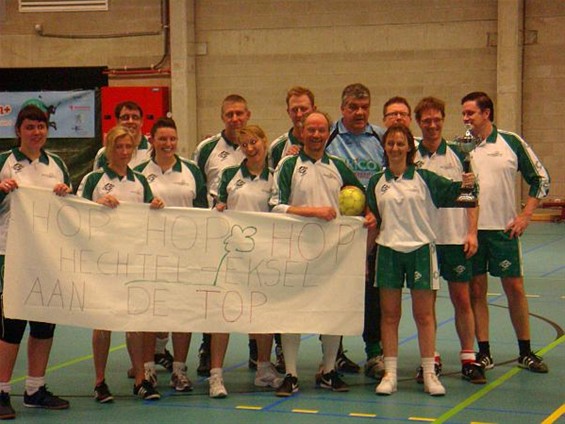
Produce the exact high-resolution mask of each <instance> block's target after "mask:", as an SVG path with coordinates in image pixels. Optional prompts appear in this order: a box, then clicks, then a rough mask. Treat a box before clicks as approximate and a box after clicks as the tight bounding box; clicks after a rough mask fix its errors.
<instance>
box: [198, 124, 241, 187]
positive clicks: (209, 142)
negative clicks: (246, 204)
mask: <svg viewBox="0 0 565 424" xmlns="http://www.w3.org/2000/svg"><path fill="white" fill-rule="evenodd" d="M238 147H239V146H238V145H237V144H233V143H232V142H231V141H229V140H228V139H227V138H226V137H225V133H224V131H222V132H221V133H219V134H216V135H214V136H212V137H210V138H207V139H206V140H204V141H202V142H201V143H200V144H199V145H198V147H197V148H196V152H194V161H195V162H196V163H197V164H198V167H199V168H200V170H201V171H202V173H203V174H204V177H205V178H206V186H207V187H208V194H209V195H210V196H211V197H216V196H217V195H218V185H219V184H220V174H221V173H222V170H223V169H224V168H227V167H228V166H234V165H239V164H240V163H241V161H242V160H243V159H244V158H245V156H244V155H243V153H241V150H239V148H238Z"/></svg>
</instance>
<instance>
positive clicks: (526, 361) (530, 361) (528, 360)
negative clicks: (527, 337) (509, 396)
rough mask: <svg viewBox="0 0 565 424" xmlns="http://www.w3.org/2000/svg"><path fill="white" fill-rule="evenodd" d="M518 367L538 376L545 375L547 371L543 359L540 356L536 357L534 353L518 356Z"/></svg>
mask: <svg viewBox="0 0 565 424" xmlns="http://www.w3.org/2000/svg"><path fill="white" fill-rule="evenodd" d="M518 366H519V367H520V368H525V369H527V370H530V371H531V372H537V373H540V374H545V373H547V372H548V371H549V368H548V367H547V365H546V363H545V362H543V358H542V357H541V356H537V355H536V354H535V353H534V352H530V353H528V354H527V355H523V356H520V357H519V358H518Z"/></svg>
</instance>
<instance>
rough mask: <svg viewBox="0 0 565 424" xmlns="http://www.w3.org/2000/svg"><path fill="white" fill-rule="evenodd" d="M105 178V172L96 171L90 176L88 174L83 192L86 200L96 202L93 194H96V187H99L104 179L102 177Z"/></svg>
mask: <svg viewBox="0 0 565 424" xmlns="http://www.w3.org/2000/svg"><path fill="white" fill-rule="evenodd" d="M103 176H104V172H103V171H101V170H100V171H94V172H92V173H90V174H88V175H87V176H86V177H85V178H86V181H85V183H84V188H83V190H82V197H84V198H85V199H88V200H94V199H93V198H92V196H93V194H94V189H95V188H96V186H97V185H98V183H99V182H100V180H101V179H102V177H103Z"/></svg>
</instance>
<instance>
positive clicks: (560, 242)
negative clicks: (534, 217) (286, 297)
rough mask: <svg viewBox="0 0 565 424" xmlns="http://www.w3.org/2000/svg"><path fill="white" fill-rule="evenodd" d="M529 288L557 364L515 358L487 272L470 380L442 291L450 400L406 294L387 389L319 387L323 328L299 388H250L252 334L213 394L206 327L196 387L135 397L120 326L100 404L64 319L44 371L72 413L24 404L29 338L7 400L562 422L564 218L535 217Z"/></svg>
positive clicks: (127, 417)
mask: <svg viewBox="0 0 565 424" xmlns="http://www.w3.org/2000/svg"><path fill="white" fill-rule="evenodd" d="M522 247H523V254H524V261H525V270H526V286H527V291H528V296H529V302H530V313H531V327H532V344H533V348H534V349H535V350H539V351H541V353H542V354H543V355H544V357H545V359H546V361H547V363H548V364H549V367H550V373H549V374H546V375H536V374H532V373H530V372H527V371H524V370H521V369H520V368H518V367H516V366H515V362H513V360H514V359H515V357H516V355H517V345H516V341H515V337H514V332H513V330H512V327H511V325H510V320H509V317H508V311H507V308H506V298H505V296H504V295H503V294H502V293H501V286H500V283H499V282H498V281H497V280H491V283H490V288H489V292H490V294H489V301H490V305H491V308H490V313H491V349H492V352H493V357H494V360H495V362H496V367H495V368H494V369H493V370H491V371H489V372H488V373H487V378H488V383H487V384H486V385H483V386H480V385H477V386H475V385H471V384H469V383H468V382H465V381H462V380H461V379H460V377H459V374H458V371H459V361H458V352H459V348H458V339H457V336H456V333H455V329H454V323H453V309H452V306H451V303H450V301H449V297H448V295H447V291H446V287H443V288H442V290H441V292H440V293H439V295H438V302H437V315H438V336H437V345H438V348H439V350H440V352H441V354H442V359H443V364H444V376H443V377H442V381H443V384H444V385H445V387H446V389H447V395H446V396H445V397H439V398H432V397H430V396H429V395H426V394H424V393H423V391H422V386H420V385H418V384H416V383H415V382H414V380H413V376H414V373H415V368H416V366H417V365H418V363H419V361H418V350H417V340H416V334H415V326H414V324H413V322H412V318H411V316H410V297H409V295H406V296H405V297H404V300H405V306H404V313H405V316H404V317H403V319H402V322H401V328H400V344H401V347H400V358H399V378H400V382H399V387H398V392H397V393H395V394H394V395H392V396H389V397H379V396H376V395H375V394H374V385H375V384H374V382H373V381H372V380H370V379H368V378H366V377H365V376H364V375H363V374H359V375H353V376H352V375H347V376H345V377H344V379H345V380H346V381H347V382H348V383H349V384H350V385H351V391H350V392H349V393H332V392H328V391H325V390H320V389H316V388H315V387H314V374H315V372H316V370H317V365H318V361H319V360H320V357H321V353H320V345H319V342H318V338H317V336H313V335H304V337H303V342H302V345H301V349H300V367H299V373H300V387H301V391H300V392H299V393H298V394H297V395H295V396H293V397H291V398H286V399H283V398H277V397H275V396H274V394H273V393H271V392H268V391H264V390H261V389H256V388H254V386H253V373H252V372H250V371H249V370H248V369H247V340H246V336H243V335H233V336H232V339H231V344H230V346H229V348H228V354H227V359H226V370H225V374H224V377H225V381H226V387H227V389H228V391H229V396H228V397H227V398H225V399H210V398H209V397H208V384H207V382H206V381H205V380H204V379H199V378H196V372H195V369H196V365H197V357H196V353H197V350H198V345H199V343H200V334H195V335H194V337H193V342H192V344H191V351H190V353H189V360H188V367H189V376H190V378H191V379H193V381H194V383H195V390H194V391H193V392H192V393H189V394H182V395H179V394H176V393H174V392H173V391H172V390H171V389H169V388H168V381H169V380H168V378H169V376H168V374H167V373H166V372H165V371H164V370H160V371H159V378H160V386H159V387H160V391H161V394H162V395H163V396H162V398H161V400H160V401H158V402H143V401H141V400H139V399H137V398H135V397H133V396H132V395H131V388H132V385H131V384H132V383H131V380H128V379H126V370H127V368H128V364H129V362H128V358H127V353H126V350H125V346H124V336H123V334H121V333H120V334H114V338H113V344H112V352H111V354H110V361H109V373H108V375H107V382H108V384H109V386H110V388H111V390H112V392H113V393H114V395H115V396H116V399H115V401H114V403H112V404H107V405H99V404H97V403H96V402H95V401H94V400H93V397H92V388H93V378H94V374H93V367H92V357H91V347H90V335H91V331H90V330H88V329H81V328H72V327H63V326H59V327H58V329H57V332H56V335H55V345H54V348H53V352H52V355H51V360H50V367H49V370H48V375H47V383H48V388H49V389H50V390H52V391H53V392H54V393H56V394H58V395H60V396H62V397H65V398H66V399H68V400H70V402H71V408H70V409H69V410H66V411H45V410H35V409H28V408H25V407H24V406H23V404H22V401H23V399H22V393H23V385H24V379H25V358H26V356H25V346H24V345H23V344H22V351H21V352H20V355H19V359H18V363H17V365H16V369H15V372H14V378H13V391H12V404H13V406H14V408H15V409H16V412H17V422H20V423H61V422H73V423H83V422H96V423H100V422H112V423H113V422H124V423H125V422H135V423H175V422H182V423H186V422H189V423H204V422H221V423H224V422H225V421H223V420H225V419H227V420H228V422H229V424H236V423H280V422H284V421H287V422H292V423H314V422H316V423H321V422H324V423H338V422H339V423H363V422H370V421H380V422H438V423H439V422H449V423H545V424H549V423H556V422H558V423H565V389H564V385H565V343H564V342H565V336H564V335H563V327H565V224H563V223H562V224H554V223H532V224H531V226H530V228H529V229H528V231H527V233H526V236H525V237H524V238H523V245H522ZM344 343H345V346H346V349H348V356H349V357H350V358H352V359H354V360H356V361H359V363H360V364H362V363H363V362H362V361H363V359H364V351H363V343H362V340H361V338H360V337H348V338H346V339H345V340H344Z"/></svg>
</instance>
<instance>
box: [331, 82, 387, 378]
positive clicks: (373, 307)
mask: <svg viewBox="0 0 565 424" xmlns="http://www.w3.org/2000/svg"><path fill="white" fill-rule="evenodd" d="M370 111H371V92H370V91H369V89H368V88H367V87H366V86H364V85H363V84H359V83H356V84H350V85H348V86H347V87H345V88H344V89H343V91H342V93H341V114H342V117H341V119H340V120H339V121H338V122H337V123H336V124H335V125H334V126H333V129H332V132H331V134H330V137H329V140H328V144H327V148H326V151H327V153H328V154H330V155H334V156H338V157H340V158H342V159H343V160H345V162H346V163H347V165H348V166H349V167H350V168H351V169H352V170H353V172H354V173H355V176H356V177H357V178H358V179H359V181H361V183H362V184H363V185H364V186H365V187H366V186H367V183H368V182H369V179H370V178H371V176H372V175H373V174H374V173H375V172H377V171H379V170H380V169H381V167H382V164H383V156H384V151H383V147H382V146H381V137H382V135H383V134H384V129H383V128H381V127H378V126H376V125H371V124H369V114H370ZM375 237H376V232H374V231H372V232H371V231H370V232H369V238H370V239H371V241H374V239H375ZM370 246H375V244H374V242H371V243H370ZM373 250H374V249H373ZM374 258H375V256H374V251H372V252H369V253H368V258H367V267H368V273H367V278H366V280H365V325H364V330H363V340H364V341H365V353H366V355H367V362H366V363H365V374H366V375H367V376H369V377H373V378H376V379H377V380H380V378H382V375H383V374H384V362H383V357H382V348H381V331H380V327H381V326H380V323H381V320H380V314H381V312H380V311H381V310H380V305H379V291H378V289H377V288H376V287H374V269H375V266H374ZM371 264H372V265H371ZM336 369H337V371H338V372H344V373H358V372H359V371H360V367H359V366H358V365H357V364H356V363H355V362H353V361H351V360H350V359H349V358H348V357H347V356H345V351H344V350H343V346H341V345H340V349H339V352H338V356H337V361H336Z"/></svg>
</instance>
